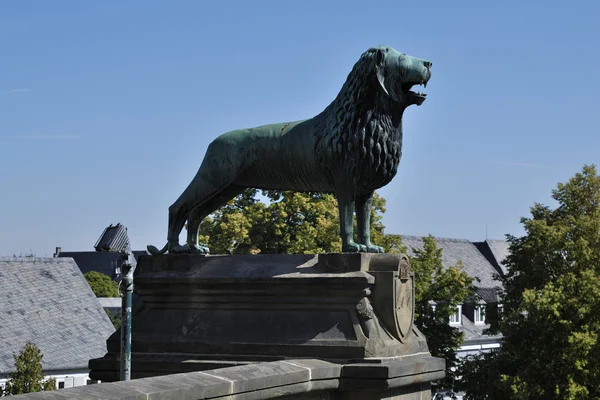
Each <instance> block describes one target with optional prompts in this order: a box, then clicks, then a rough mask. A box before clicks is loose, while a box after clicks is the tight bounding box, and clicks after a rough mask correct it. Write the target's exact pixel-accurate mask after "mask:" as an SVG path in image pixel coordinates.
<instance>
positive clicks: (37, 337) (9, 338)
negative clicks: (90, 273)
mask: <svg viewBox="0 0 600 400" xmlns="http://www.w3.org/2000/svg"><path fill="white" fill-rule="evenodd" d="M0 321H1V322H0V385H2V386H4V384H5V383H6V380H7V378H8V377H9V374H10V373H12V372H15V366H14V359H13V354H14V353H19V352H20V351H21V350H22V349H23V347H24V346H25V343H26V342H27V341H30V342H32V343H35V344H36V345H37V347H38V348H39V349H40V351H41V353H42V354H43V356H44V357H43V359H42V367H43V372H44V374H45V375H47V376H48V377H54V378H56V381H57V388H63V387H71V386H81V385H85V384H88V383H93V382H91V381H89V377H88V373H89V369H88V361H89V360H90V359H91V358H97V357H102V356H103V355H104V354H105V353H106V339H107V338H108V337H109V336H110V335H111V334H112V333H113V332H114V330H115V329H114V327H113V324H112V323H111V322H110V319H109V318H108V317H107V315H106V313H105V312H104V310H103V308H102V306H101V304H100V302H99V301H98V299H97V298H96V296H95V295H94V293H93V292H92V290H91V289H90V287H89V285H88V284H87V282H86V280H85V278H84V277H83V274H82V273H81V271H80V270H79V268H78V267H77V264H75V261H74V260H73V259H71V258H34V257H22V258H0Z"/></svg>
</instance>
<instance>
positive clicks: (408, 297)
mask: <svg viewBox="0 0 600 400" xmlns="http://www.w3.org/2000/svg"><path fill="white" fill-rule="evenodd" d="M134 279H135V280H134V285H135V292H136V293H137V296H138V300H139V301H138V303H137V304H136V305H135V308H134V315H133V333H132V352H133V353H132V377H133V378H141V377H148V376H156V375H165V374H171V373H178V372H190V371H201V370H209V369H215V368H221V367H229V366H235V365H244V364H250V363H256V362H263V361H276V360H284V359H300V358H313V359H314V358H318V359H321V360H327V361H331V362H335V363H341V364H344V365H348V364H357V365H359V364H360V365H364V364H365V363H367V364H377V363H381V360H382V359H387V358H390V357H391V358H400V357H402V358H404V357H406V358H407V359H409V358H410V359H412V360H414V359H415V357H429V359H431V357H430V355H429V351H428V349H427V344H426V341H425V338H424V337H423V335H422V334H421V332H419V330H418V329H417V328H416V327H415V326H414V325H413V315H414V296H413V294H414V281H413V279H414V275H413V273H412V272H411V270H410V265H409V263H408V259H407V258H406V257H405V256H401V255H393V254H325V255H318V256H316V255H254V256H253V255H234V256H202V255H166V256H143V257H141V258H140V260H139V262H138V265H137V269H136V272H135V278H134ZM107 346H108V353H107V354H106V355H105V356H104V357H103V358H99V359H94V360H90V363H89V365H90V369H91V373H90V377H91V379H100V380H103V381H115V380H118V376H119V360H118V358H119V348H120V347H119V346H120V331H117V332H115V333H114V334H113V335H112V336H111V337H110V338H109V339H108V340H107ZM441 361H442V363H443V360H441ZM438 364H439V362H438ZM375 369H376V368H375ZM375 369H374V370H375ZM437 374H438V375H439V371H438V372H437Z"/></svg>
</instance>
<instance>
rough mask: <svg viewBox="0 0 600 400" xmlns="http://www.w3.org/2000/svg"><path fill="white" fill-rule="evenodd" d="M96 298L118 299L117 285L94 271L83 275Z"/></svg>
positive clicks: (106, 276)
mask: <svg viewBox="0 0 600 400" xmlns="http://www.w3.org/2000/svg"><path fill="white" fill-rule="evenodd" d="M83 276H84V277H85V280H86V281H87V283H88V284H89V285H90V287H91V288H92V291H93V292H94V294H95V295H96V297H119V296H120V295H119V284H118V283H117V282H115V281H113V280H112V279H110V277H109V276H108V275H104V274H101V273H100V272H96V271H88V272H86V273H85V274H83Z"/></svg>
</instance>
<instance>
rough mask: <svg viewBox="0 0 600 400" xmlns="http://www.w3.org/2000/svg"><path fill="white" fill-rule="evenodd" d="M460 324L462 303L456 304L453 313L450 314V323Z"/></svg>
mask: <svg viewBox="0 0 600 400" xmlns="http://www.w3.org/2000/svg"><path fill="white" fill-rule="evenodd" d="M460 324H462V305H460V304H459V305H458V306H456V309H455V310H454V314H452V315H450V325H460Z"/></svg>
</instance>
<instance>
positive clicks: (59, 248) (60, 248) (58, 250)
mask: <svg viewBox="0 0 600 400" xmlns="http://www.w3.org/2000/svg"><path fill="white" fill-rule="evenodd" d="M61 251H62V247H57V248H56V253H54V258H56V257H58V255H59V254H60V252H61Z"/></svg>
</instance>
